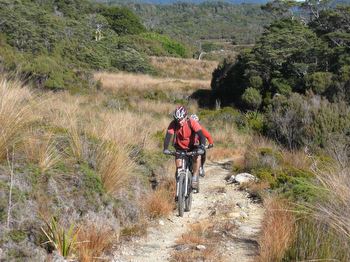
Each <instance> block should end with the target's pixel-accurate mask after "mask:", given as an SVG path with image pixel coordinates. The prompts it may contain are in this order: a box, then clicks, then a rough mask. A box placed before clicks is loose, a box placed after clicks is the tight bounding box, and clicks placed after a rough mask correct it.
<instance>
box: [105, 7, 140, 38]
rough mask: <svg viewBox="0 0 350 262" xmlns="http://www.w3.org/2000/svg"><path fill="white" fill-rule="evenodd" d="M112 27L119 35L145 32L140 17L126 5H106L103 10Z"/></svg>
mask: <svg viewBox="0 0 350 262" xmlns="http://www.w3.org/2000/svg"><path fill="white" fill-rule="evenodd" d="M102 15H103V16H105V17H106V19H107V21H108V23H109V25H110V27H111V28H112V29H113V30H114V31H115V32H116V33H117V34H119V35H128V34H129V35H132V34H140V33H142V32H145V31H146V29H145V27H144V26H143V25H142V23H141V22H140V19H139V18H138V17H137V16H136V15H135V14H134V13H133V12H131V11H130V10H129V9H127V8H125V7H116V6H115V7H106V8H105V9H104V10H103V11H102Z"/></svg>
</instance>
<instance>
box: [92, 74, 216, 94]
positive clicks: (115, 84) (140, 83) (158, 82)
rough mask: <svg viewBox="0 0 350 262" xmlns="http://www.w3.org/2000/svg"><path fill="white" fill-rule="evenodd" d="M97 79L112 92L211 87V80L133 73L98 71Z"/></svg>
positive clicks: (104, 87)
mask: <svg viewBox="0 0 350 262" xmlns="http://www.w3.org/2000/svg"><path fill="white" fill-rule="evenodd" d="M94 77H95V79H96V80H100V81H101V82H102V89H103V90H108V91H111V92H124V93H129V92H131V91H135V90H136V91H142V92H144V91H147V90H157V89H159V90H162V91H169V90H194V89H209V88H210V80H196V79H193V80H182V79H175V78H168V79H164V78H155V77H152V76H149V75H141V74H131V73H96V74H95V76H94Z"/></svg>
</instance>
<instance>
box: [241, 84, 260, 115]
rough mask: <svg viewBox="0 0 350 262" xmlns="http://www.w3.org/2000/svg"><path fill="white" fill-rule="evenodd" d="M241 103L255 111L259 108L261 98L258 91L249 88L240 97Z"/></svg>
mask: <svg viewBox="0 0 350 262" xmlns="http://www.w3.org/2000/svg"><path fill="white" fill-rule="evenodd" d="M242 102H243V103H244V104H245V105H246V106H247V107H248V108H250V109H253V110H256V109H258V108H259V107H260V105H261V102H262V96H261V94H260V92H259V90H257V89H255V88H253V87H249V88H247V89H246V90H245V91H244V93H243V95H242Z"/></svg>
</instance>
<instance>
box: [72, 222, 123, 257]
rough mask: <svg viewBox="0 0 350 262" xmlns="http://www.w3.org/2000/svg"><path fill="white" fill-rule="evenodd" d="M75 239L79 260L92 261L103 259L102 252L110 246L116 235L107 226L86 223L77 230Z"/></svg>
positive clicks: (116, 238)
mask: <svg viewBox="0 0 350 262" xmlns="http://www.w3.org/2000/svg"><path fill="white" fill-rule="evenodd" d="M77 240H78V245H77V253H78V259H79V261H81V262H94V261H101V259H103V257H102V255H103V253H104V252H105V251H107V250H108V249H110V248H111V247H112V245H113V243H114V242H115V241H117V240H118V237H117V235H116V234H115V232H113V230H111V228H109V227H104V226H96V225H94V224H88V225H86V226H84V227H82V228H81V230H80V231H79V232H78V236H77Z"/></svg>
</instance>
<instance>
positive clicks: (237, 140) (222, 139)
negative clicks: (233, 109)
mask: <svg viewBox="0 0 350 262" xmlns="http://www.w3.org/2000/svg"><path fill="white" fill-rule="evenodd" d="M209 131H210V132H211V135H212V136H213V138H214V142H215V143H218V144H223V145H229V146H230V147H231V148H232V147H241V146H244V145H246V144H247V142H248V141H249V137H248V136H247V135H243V134H239V133H238V132H237V130H236V128H235V127H234V126H233V125H229V124H225V125H223V126H220V128H215V129H214V130H209Z"/></svg>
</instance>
